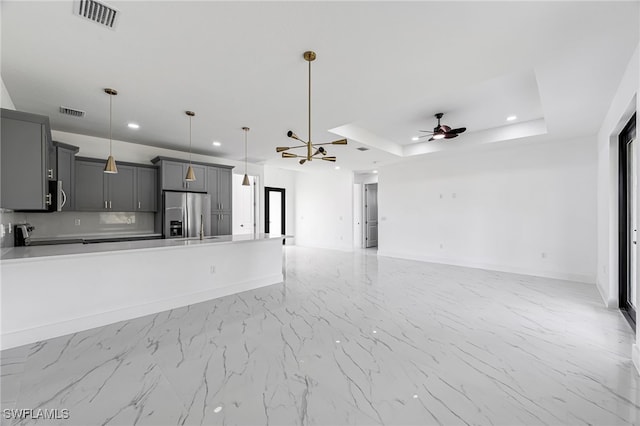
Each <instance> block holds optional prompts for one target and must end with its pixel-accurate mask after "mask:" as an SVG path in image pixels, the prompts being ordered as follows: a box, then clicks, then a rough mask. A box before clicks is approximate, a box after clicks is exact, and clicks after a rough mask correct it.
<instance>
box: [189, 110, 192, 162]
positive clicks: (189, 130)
mask: <svg viewBox="0 0 640 426" xmlns="http://www.w3.org/2000/svg"><path fill="white" fill-rule="evenodd" d="M191 118H192V117H191V116H189V166H191Z"/></svg>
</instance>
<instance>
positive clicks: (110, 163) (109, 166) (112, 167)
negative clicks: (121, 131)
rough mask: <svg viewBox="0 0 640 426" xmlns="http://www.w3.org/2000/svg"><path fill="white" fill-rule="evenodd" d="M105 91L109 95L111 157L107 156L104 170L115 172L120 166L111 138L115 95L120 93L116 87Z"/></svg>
mask: <svg viewBox="0 0 640 426" xmlns="http://www.w3.org/2000/svg"><path fill="white" fill-rule="evenodd" d="M104 92H105V93H106V94H107V95H109V158H107V163H106V164H105V165H104V172H105V173H111V174H115V173H118V167H117V166H116V160H115V159H114V158H113V153H112V152H113V151H112V145H113V141H112V138H111V121H112V118H113V108H112V107H113V102H112V101H113V97H114V96H116V95H117V94H118V91H117V90H116V89H109V88H107V89H104Z"/></svg>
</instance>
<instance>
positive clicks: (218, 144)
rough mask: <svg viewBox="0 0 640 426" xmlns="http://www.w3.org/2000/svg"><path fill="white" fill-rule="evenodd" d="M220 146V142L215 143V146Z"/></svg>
mask: <svg viewBox="0 0 640 426" xmlns="http://www.w3.org/2000/svg"><path fill="white" fill-rule="evenodd" d="M220 145H222V144H221V143H220V142H218V141H213V146H220Z"/></svg>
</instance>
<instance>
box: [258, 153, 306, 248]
mask: <svg viewBox="0 0 640 426" xmlns="http://www.w3.org/2000/svg"><path fill="white" fill-rule="evenodd" d="M297 174H298V173H297V172H294V171H292V170H285V169H279V168H277V167H272V166H264V186H265V187H272V188H284V189H285V224H284V225H285V232H286V234H287V235H293V236H294V238H288V239H287V240H285V244H287V245H293V244H295V241H296V240H295V235H296V201H295V200H296V192H295V191H296V175H297ZM261 197H262V198H264V190H263V191H262V194H261ZM262 209H263V210H264V204H263V207H262ZM262 221H263V224H262V226H263V227H264V218H263V220H262Z"/></svg>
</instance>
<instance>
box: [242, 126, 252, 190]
mask: <svg viewBox="0 0 640 426" xmlns="http://www.w3.org/2000/svg"><path fill="white" fill-rule="evenodd" d="M242 130H244V179H242V186H251V183H249V176H248V175H247V133H249V128H248V127H243V128H242Z"/></svg>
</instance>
